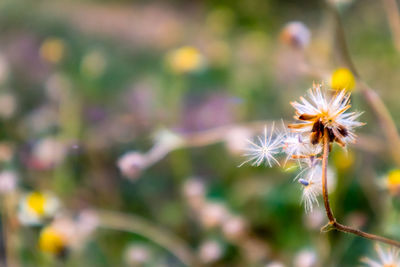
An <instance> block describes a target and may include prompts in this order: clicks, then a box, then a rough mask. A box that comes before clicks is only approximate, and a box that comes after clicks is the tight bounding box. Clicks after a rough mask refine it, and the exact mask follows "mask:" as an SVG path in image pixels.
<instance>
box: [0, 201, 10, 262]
mask: <svg viewBox="0 0 400 267" xmlns="http://www.w3.org/2000/svg"><path fill="white" fill-rule="evenodd" d="M2 200H3V201H2V203H1V214H0V222H1V227H0V231H1V232H0V266H7V256H8V255H7V254H8V244H7V243H8V238H7V223H6V220H7V218H6V207H5V204H4V198H2Z"/></svg>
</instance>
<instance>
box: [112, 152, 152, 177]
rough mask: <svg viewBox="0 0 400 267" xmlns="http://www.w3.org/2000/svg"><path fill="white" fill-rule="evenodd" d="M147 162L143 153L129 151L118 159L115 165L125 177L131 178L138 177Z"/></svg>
mask: <svg viewBox="0 0 400 267" xmlns="http://www.w3.org/2000/svg"><path fill="white" fill-rule="evenodd" d="M148 162H149V161H148V159H147V158H146V156H145V155H144V154H142V153H139V152H136V151H131V152H127V153H125V154H124V155H122V156H121V157H120V158H119V159H118V162H117V166H118V168H119V170H120V171H121V173H122V174H123V175H124V176H125V177H127V178H129V179H132V180H133V179H135V178H138V176H139V175H140V173H141V171H142V170H143V169H145V168H146V167H147V166H148Z"/></svg>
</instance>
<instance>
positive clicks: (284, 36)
mask: <svg viewBox="0 0 400 267" xmlns="http://www.w3.org/2000/svg"><path fill="white" fill-rule="evenodd" d="M280 38H281V40H282V41H283V42H284V43H286V44H288V45H290V46H291V47H294V48H301V49H304V48H306V47H307V46H308V44H309V43H310V38H311V32H310V30H309V29H308V28H307V26H306V25H304V24H303V23H302V22H300V21H292V22H289V23H287V24H286V25H285V27H284V28H283V30H282V32H281V34H280Z"/></svg>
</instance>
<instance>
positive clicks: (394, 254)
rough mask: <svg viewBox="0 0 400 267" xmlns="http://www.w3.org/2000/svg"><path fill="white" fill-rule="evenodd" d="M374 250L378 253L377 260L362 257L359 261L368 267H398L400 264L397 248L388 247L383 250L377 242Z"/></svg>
mask: <svg viewBox="0 0 400 267" xmlns="http://www.w3.org/2000/svg"><path fill="white" fill-rule="evenodd" d="M375 251H376V252H377V254H378V258H379V259H378V260H372V259H370V258H366V257H365V258H362V259H361V262H362V263H364V264H365V266H370V267H399V266H400V257H399V252H400V251H399V249H397V248H394V247H390V248H387V249H385V250H383V249H382V247H381V246H380V245H378V244H376V245H375Z"/></svg>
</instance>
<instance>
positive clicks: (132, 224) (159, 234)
mask: <svg viewBox="0 0 400 267" xmlns="http://www.w3.org/2000/svg"><path fill="white" fill-rule="evenodd" d="M96 212H97V215H98V216H99V219H100V220H99V221H100V227H103V228H107V229H114V230H119V231H126V232H131V233H135V234H138V235H141V236H143V237H146V238H148V239H149V240H150V241H152V242H154V243H156V244H158V245H160V246H161V247H163V248H165V249H166V250H168V251H170V252H171V253H172V254H173V255H175V256H176V257H177V258H178V259H179V260H180V261H181V262H182V263H184V264H185V265H186V266H199V264H198V261H197V259H196V257H195V256H194V253H193V252H192V251H191V250H190V249H189V248H188V247H187V246H186V245H185V243H184V242H183V240H181V239H180V238H178V237H176V236H174V235H173V234H171V233H170V232H169V231H167V230H164V229H161V228H160V227H158V226H156V225H153V224H152V223H151V222H148V221H146V220H144V219H143V218H140V217H138V216H134V215H128V214H123V213H119V212H115V211H104V210H97V211H96Z"/></svg>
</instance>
